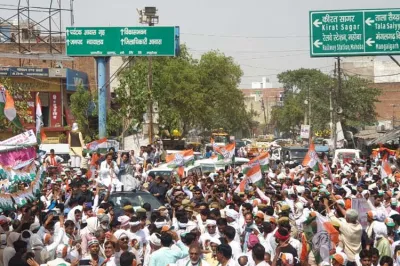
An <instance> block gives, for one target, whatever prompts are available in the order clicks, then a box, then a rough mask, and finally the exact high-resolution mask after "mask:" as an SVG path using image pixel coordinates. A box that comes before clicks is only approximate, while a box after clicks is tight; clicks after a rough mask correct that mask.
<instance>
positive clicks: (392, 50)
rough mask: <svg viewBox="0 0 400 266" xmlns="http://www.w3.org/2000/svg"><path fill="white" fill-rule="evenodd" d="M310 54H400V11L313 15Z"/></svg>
mask: <svg viewBox="0 0 400 266" xmlns="http://www.w3.org/2000/svg"><path fill="white" fill-rule="evenodd" d="M310 54H311V57H328V56H360V55H388V54H400V9H376V10H375V9H366V10H334V11H310Z"/></svg>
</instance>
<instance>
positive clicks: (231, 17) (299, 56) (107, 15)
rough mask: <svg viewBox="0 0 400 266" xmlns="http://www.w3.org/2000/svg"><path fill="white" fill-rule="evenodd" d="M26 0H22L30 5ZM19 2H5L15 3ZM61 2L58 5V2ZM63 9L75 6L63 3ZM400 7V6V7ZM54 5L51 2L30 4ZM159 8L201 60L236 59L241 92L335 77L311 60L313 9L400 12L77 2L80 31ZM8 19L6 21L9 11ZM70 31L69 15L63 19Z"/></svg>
mask: <svg viewBox="0 0 400 266" xmlns="http://www.w3.org/2000/svg"><path fill="white" fill-rule="evenodd" d="M25 1H26V0H22V2H25ZM16 2H17V1H16V0H2V1H1V3H2V4H15V3H16ZM54 2H57V1H54ZM62 2H63V5H66V6H67V5H69V1H67V0H62ZM396 2H397V5H396ZM30 3H31V6H48V5H49V3H50V0H30ZM145 6H156V7H157V8H158V14H159V16H160V24H159V25H165V26H180V28H181V42H182V43H186V44H187V46H188V47H189V49H190V51H191V52H192V54H193V55H194V56H195V57H199V56H201V54H202V53H204V52H206V51H209V50H211V49H218V50H220V51H221V52H223V53H225V54H226V55H229V56H232V57H234V59H235V61H236V62H238V63H239V64H240V65H241V67H242V70H243V71H244V75H243V78H242V84H241V87H250V86H251V82H252V81H261V78H262V77H263V76H266V77H267V78H269V79H270V81H271V82H272V83H273V84H274V85H278V84H277V78H276V74H278V73H280V72H283V71H285V70H288V69H297V68H301V67H308V68H319V69H321V70H322V71H324V72H332V69H333V64H334V62H333V59H331V58H323V59H316V58H310V56H309V39H308V36H309V27H308V16H309V14H308V12H309V11H310V10H336V9H367V8H398V7H399V2H398V1H396V0H379V1H376V0H374V1H373V0H335V1H327V0H278V1H271V0H247V1H243V0H213V1H211V0H197V1H193V0H147V1H145V0H112V1H110V0H75V1H74V15H75V26H139V23H138V14H137V12H136V8H143V7H145ZM0 12H3V15H1V16H2V17H4V11H1V10H0ZM63 20H64V26H69V23H70V20H69V14H67V13H64V14H63Z"/></svg>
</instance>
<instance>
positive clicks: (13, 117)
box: [0, 84, 22, 128]
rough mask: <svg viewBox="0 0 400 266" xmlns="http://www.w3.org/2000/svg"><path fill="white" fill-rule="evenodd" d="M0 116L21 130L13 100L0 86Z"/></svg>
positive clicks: (0, 85)
mask: <svg viewBox="0 0 400 266" xmlns="http://www.w3.org/2000/svg"><path fill="white" fill-rule="evenodd" d="M0 116H5V117H6V118H7V119H8V120H9V121H10V122H11V123H13V124H14V125H15V126H16V127H19V128H22V124H21V121H20V120H19V117H18V114H17V109H15V104H14V99H13V97H12V95H11V94H10V92H9V91H8V90H7V89H6V87H4V86H3V85H2V84H0Z"/></svg>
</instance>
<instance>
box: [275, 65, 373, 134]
mask: <svg viewBox="0 0 400 266" xmlns="http://www.w3.org/2000/svg"><path fill="white" fill-rule="evenodd" d="M278 79H279V82H280V83H282V84H283V87H284V89H285V91H284V104H283V106H282V107H277V108H274V110H273V113H272V120H273V122H274V123H275V125H276V126H277V128H278V129H279V130H280V131H282V132H289V131H292V132H293V130H294V129H295V128H296V127H297V128H298V127H299V126H300V125H301V124H302V123H303V119H304V116H305V115H306V113H308V105H306V104H305V100H307V102H309V103H311V125H312V130H313V132H315V131H319V130H325V129H329V122H330V102H329V101H330V96H331V93H332V97H336V100H337V105H336V106H333V108H334V110H335V109H336V107H338V106H340V107H341V108H342V109H343V114H341V115H340V121H341V122H342V125H343V126H347V125H348V126H362V125H367V124H371V123H373V122H375V119H376V112H375V105H374V103H375V102H377V101H378V100H377V97H378V96H379V94H380V91H379V90H378V89H375V88H372V87H371V84H369V82H368V81H367V80H364V79H361V78H358V77H348V78H346V79H343V82H342V90H341V91H340V95H336V93H335V92H336V87H337V80H336V79H335V78H334V77H331V76H329V75H327V74H324V73H322V72H321V71H319V70H316V69H298V70H290V71H286V72H283V73H280V74H279V75H278Z"/></svg>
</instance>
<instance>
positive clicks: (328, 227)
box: [300, 212, 339, 265]
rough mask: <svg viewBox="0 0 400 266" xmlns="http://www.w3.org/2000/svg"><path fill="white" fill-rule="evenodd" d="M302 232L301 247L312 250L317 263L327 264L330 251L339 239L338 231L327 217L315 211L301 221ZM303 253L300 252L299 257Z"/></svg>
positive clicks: (302, 255) (303, 253) (302, 256)
mask: <svg viewBox="0 0 400 266" xmlns="http://www.w3.org/2000/svg"><path fill="white" fill-rule="evenodd" d="M303 233H304V239H303V237H302V243H303V247H302V249H306V250H307V251H312V252H313V254H314V257H315V261H316V263H317V264H318V265H319V264H321V263H323V264H327V265H329V263H330V251H331V250H332V249H334V248H335V245H336V244H337V243H338V241H339V232H338V231H337V230H336V229H335V228H334V227H333V225H332V223H331V222H330V221H329V220H328V218H326V217H324V216H322V215H321V214H319V213H317V212H311V213H310V215H309V217H308V218H307V219H306V221H305V222H304V223H303ZM305 254H306V253H305V252H302V254H301V256H300V257H301V258H302V259H303V258H304V255H305Z"/></svg>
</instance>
